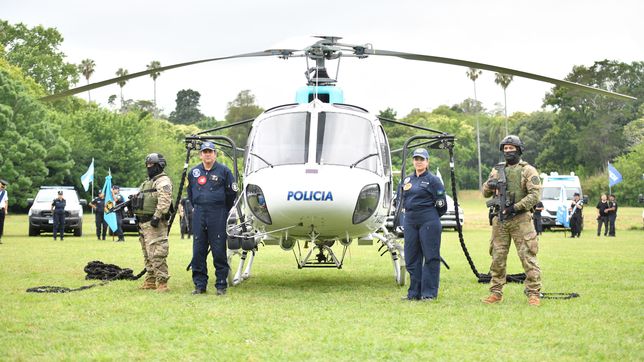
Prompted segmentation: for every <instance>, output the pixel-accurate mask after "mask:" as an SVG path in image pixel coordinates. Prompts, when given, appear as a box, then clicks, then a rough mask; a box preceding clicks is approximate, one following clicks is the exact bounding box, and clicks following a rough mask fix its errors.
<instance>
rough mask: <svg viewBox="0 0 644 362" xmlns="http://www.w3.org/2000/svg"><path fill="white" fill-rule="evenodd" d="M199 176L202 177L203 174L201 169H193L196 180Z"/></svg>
mask: <svg viewBox="0 0 644 362" xmlns="http://www.w3.org/2000/svg"><path fill="white" fill-rule="evenodd" d="M199 176H201V172H200V171H199V169H198V168H195V169H193V170H192V177H195V178H196V177H199Z"/></svg>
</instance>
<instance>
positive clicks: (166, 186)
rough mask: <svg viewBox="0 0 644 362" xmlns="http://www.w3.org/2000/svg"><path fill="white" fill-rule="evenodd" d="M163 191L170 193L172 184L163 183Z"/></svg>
mask: <svg viewBox="0 0 644 362" xmlns="http://www.w3.org/2000/svg"><path fill="white" fill-rule="evenodd" d="M163 191H165V192H167V193H170V192H172V186H171V185H164V186H163Z"/></svg>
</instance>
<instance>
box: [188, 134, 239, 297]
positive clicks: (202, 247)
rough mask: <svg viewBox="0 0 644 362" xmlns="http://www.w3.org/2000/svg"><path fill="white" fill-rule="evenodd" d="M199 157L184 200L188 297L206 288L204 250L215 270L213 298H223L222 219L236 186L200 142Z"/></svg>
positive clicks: (225, 268) (213, 152) (213, 153)
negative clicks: (188, 216)
mask: <svg viewBox="0 0 644 362" xmlns="http://www.w3.org/2000/svg"><path fill="white" fill-rule="evenodd" d="M199 157H200V158H201V161H202V163H201V164H199V165H197V166H195V167H193V168H192V169H191V170H190V173H189V174H188V199H189V201H190V203H191V204H192V206H193V207H194V213H193V218H192V232H193V237H194V239H193V243H192V262H191V265H192V281H193V283H194V284H195V290H194V291H193V292H192V294H203V293H205V292H206V288H207V286H208V267H207V266H206V259H207V257H208V254H207V253H208V247H209V246H210V250H211V251H212V259H213V264H214V267H215V278H216V281H215V288H216V289H217V295H224V294H226V288H227V287H228V283H227V280H226V278H227V277H228V271H229V266H228V258H227V256H226V218H227V217H228V212H229V211H230V209H231V208H232V207H233V204H234V202H235V196H236V195H237V184H236V183H235V178H234V176H233V174H232V172H231V171H230V169H229V168H228V167H226V166H225V165H223V164H221V163H218V162H216V161H217V151H216V150H215V144H214V143H212V142H203V143H202V144H201V148H200V154H199Z"/></svg>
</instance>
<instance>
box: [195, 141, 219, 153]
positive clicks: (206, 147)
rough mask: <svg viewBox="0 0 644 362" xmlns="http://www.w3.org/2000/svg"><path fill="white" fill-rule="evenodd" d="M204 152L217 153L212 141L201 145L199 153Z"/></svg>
mask: <svg viewBox="0 0 644 362" xmlns="http://www.w3.org/2000/svg"><path fill="white" fill-rule="evenodd" d="M203 150H213V151H216V149H215V144H214V143H212V142H210V141H206V142H204V143H202V144H201V148H200V149H199V151H203Z"/></svg>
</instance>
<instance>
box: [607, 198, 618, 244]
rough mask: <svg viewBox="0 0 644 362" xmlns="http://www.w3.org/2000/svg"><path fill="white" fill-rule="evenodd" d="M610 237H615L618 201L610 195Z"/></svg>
mask: <svg viewBox="0 0 644 362" xmlns="http://www.w3.org/2000/svg"><path fill="white" fill-rule="evenodd" d="M606 211H607V212H608V226H609V228H608V236H612V237H614V236H615V220H617V200H615V195H608V209H606Z"/></svg>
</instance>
